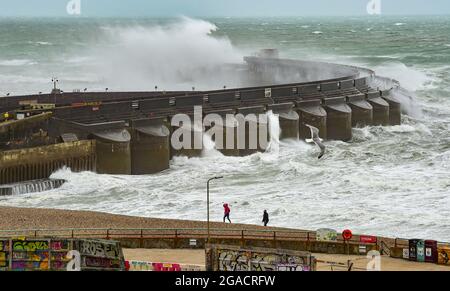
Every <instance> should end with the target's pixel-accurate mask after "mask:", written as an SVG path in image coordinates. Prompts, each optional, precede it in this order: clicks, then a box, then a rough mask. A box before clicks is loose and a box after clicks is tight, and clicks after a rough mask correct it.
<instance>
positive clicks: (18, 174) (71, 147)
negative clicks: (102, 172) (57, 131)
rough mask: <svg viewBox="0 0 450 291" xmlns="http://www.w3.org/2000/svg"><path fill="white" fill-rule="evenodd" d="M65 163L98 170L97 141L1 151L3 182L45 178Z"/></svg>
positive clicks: (75, 169) (67, 165)
mask: <svg viewBox="0 0 450 291" xmlns="http://www.w3.org/2000/svg"><path fill="white" fill-rule="evenodd" d="M64 166H66V167H69V168H71V169H72V171H76V172H79V171H95V170H96V144H95V141H76V142H70V143H59V144H54V145H50V146H44V147H36V148H28V149H20V150H13V151H3V152H0V184H12V183H17V182H22V181H29V180H37V179H45V178H48V177H49V176H50V175H51V174H52V173H53V172H55V171H57V170H59V169H61V168H62V167H64Z"/></svg>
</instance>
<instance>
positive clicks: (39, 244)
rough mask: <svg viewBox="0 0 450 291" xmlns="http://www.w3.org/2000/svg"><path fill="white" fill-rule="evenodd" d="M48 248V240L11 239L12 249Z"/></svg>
mask: <svg viewBox="0 0 450 291" xmlns="http://www.w3.org/2000/svg"><path fill="white" fill-rule="evenodd" d="M48 249H49V242H48V241H25V240H20V241H13V251H28V252H34V251H43V250H48Z"/></svg>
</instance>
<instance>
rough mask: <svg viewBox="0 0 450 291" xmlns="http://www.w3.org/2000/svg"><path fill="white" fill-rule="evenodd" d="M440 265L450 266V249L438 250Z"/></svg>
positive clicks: (442, 248)
mask: <svg viewBox="0 0 450 291" xmlns="http://www.w3.org/2000/svg"><path fill="white" fill-rule="evenodd" d="M438 264H440V265H450V248H447V247H441V248H438Z"/></svg>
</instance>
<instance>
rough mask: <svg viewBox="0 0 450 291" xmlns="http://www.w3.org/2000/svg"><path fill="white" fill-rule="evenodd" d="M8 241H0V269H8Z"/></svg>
mask: <svg viewBox="0 0 450 291" xmlns="http://www.w3.org/2000/svg"><path fill="white" fill-rule="evenodd" d="M8 250H9V241H3V240H0V269H3V268H6V267H8Z"/></svg>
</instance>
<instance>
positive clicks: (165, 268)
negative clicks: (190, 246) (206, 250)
mask: <svg viewBox="0 0 450 291" xmlns="http://www.w3.org/2000/svg"><path fill="white" fill-rule="evenodd" d="M127 264H128V266H129V268H128V270H129V271H138V272H142V271H144V272H151V271H155V272H178V271H183V272H192V271H201V270H202V267H201V266H197V265H182V264H168V263H150V262H142V261H128V262H127Z"/></svg>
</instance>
